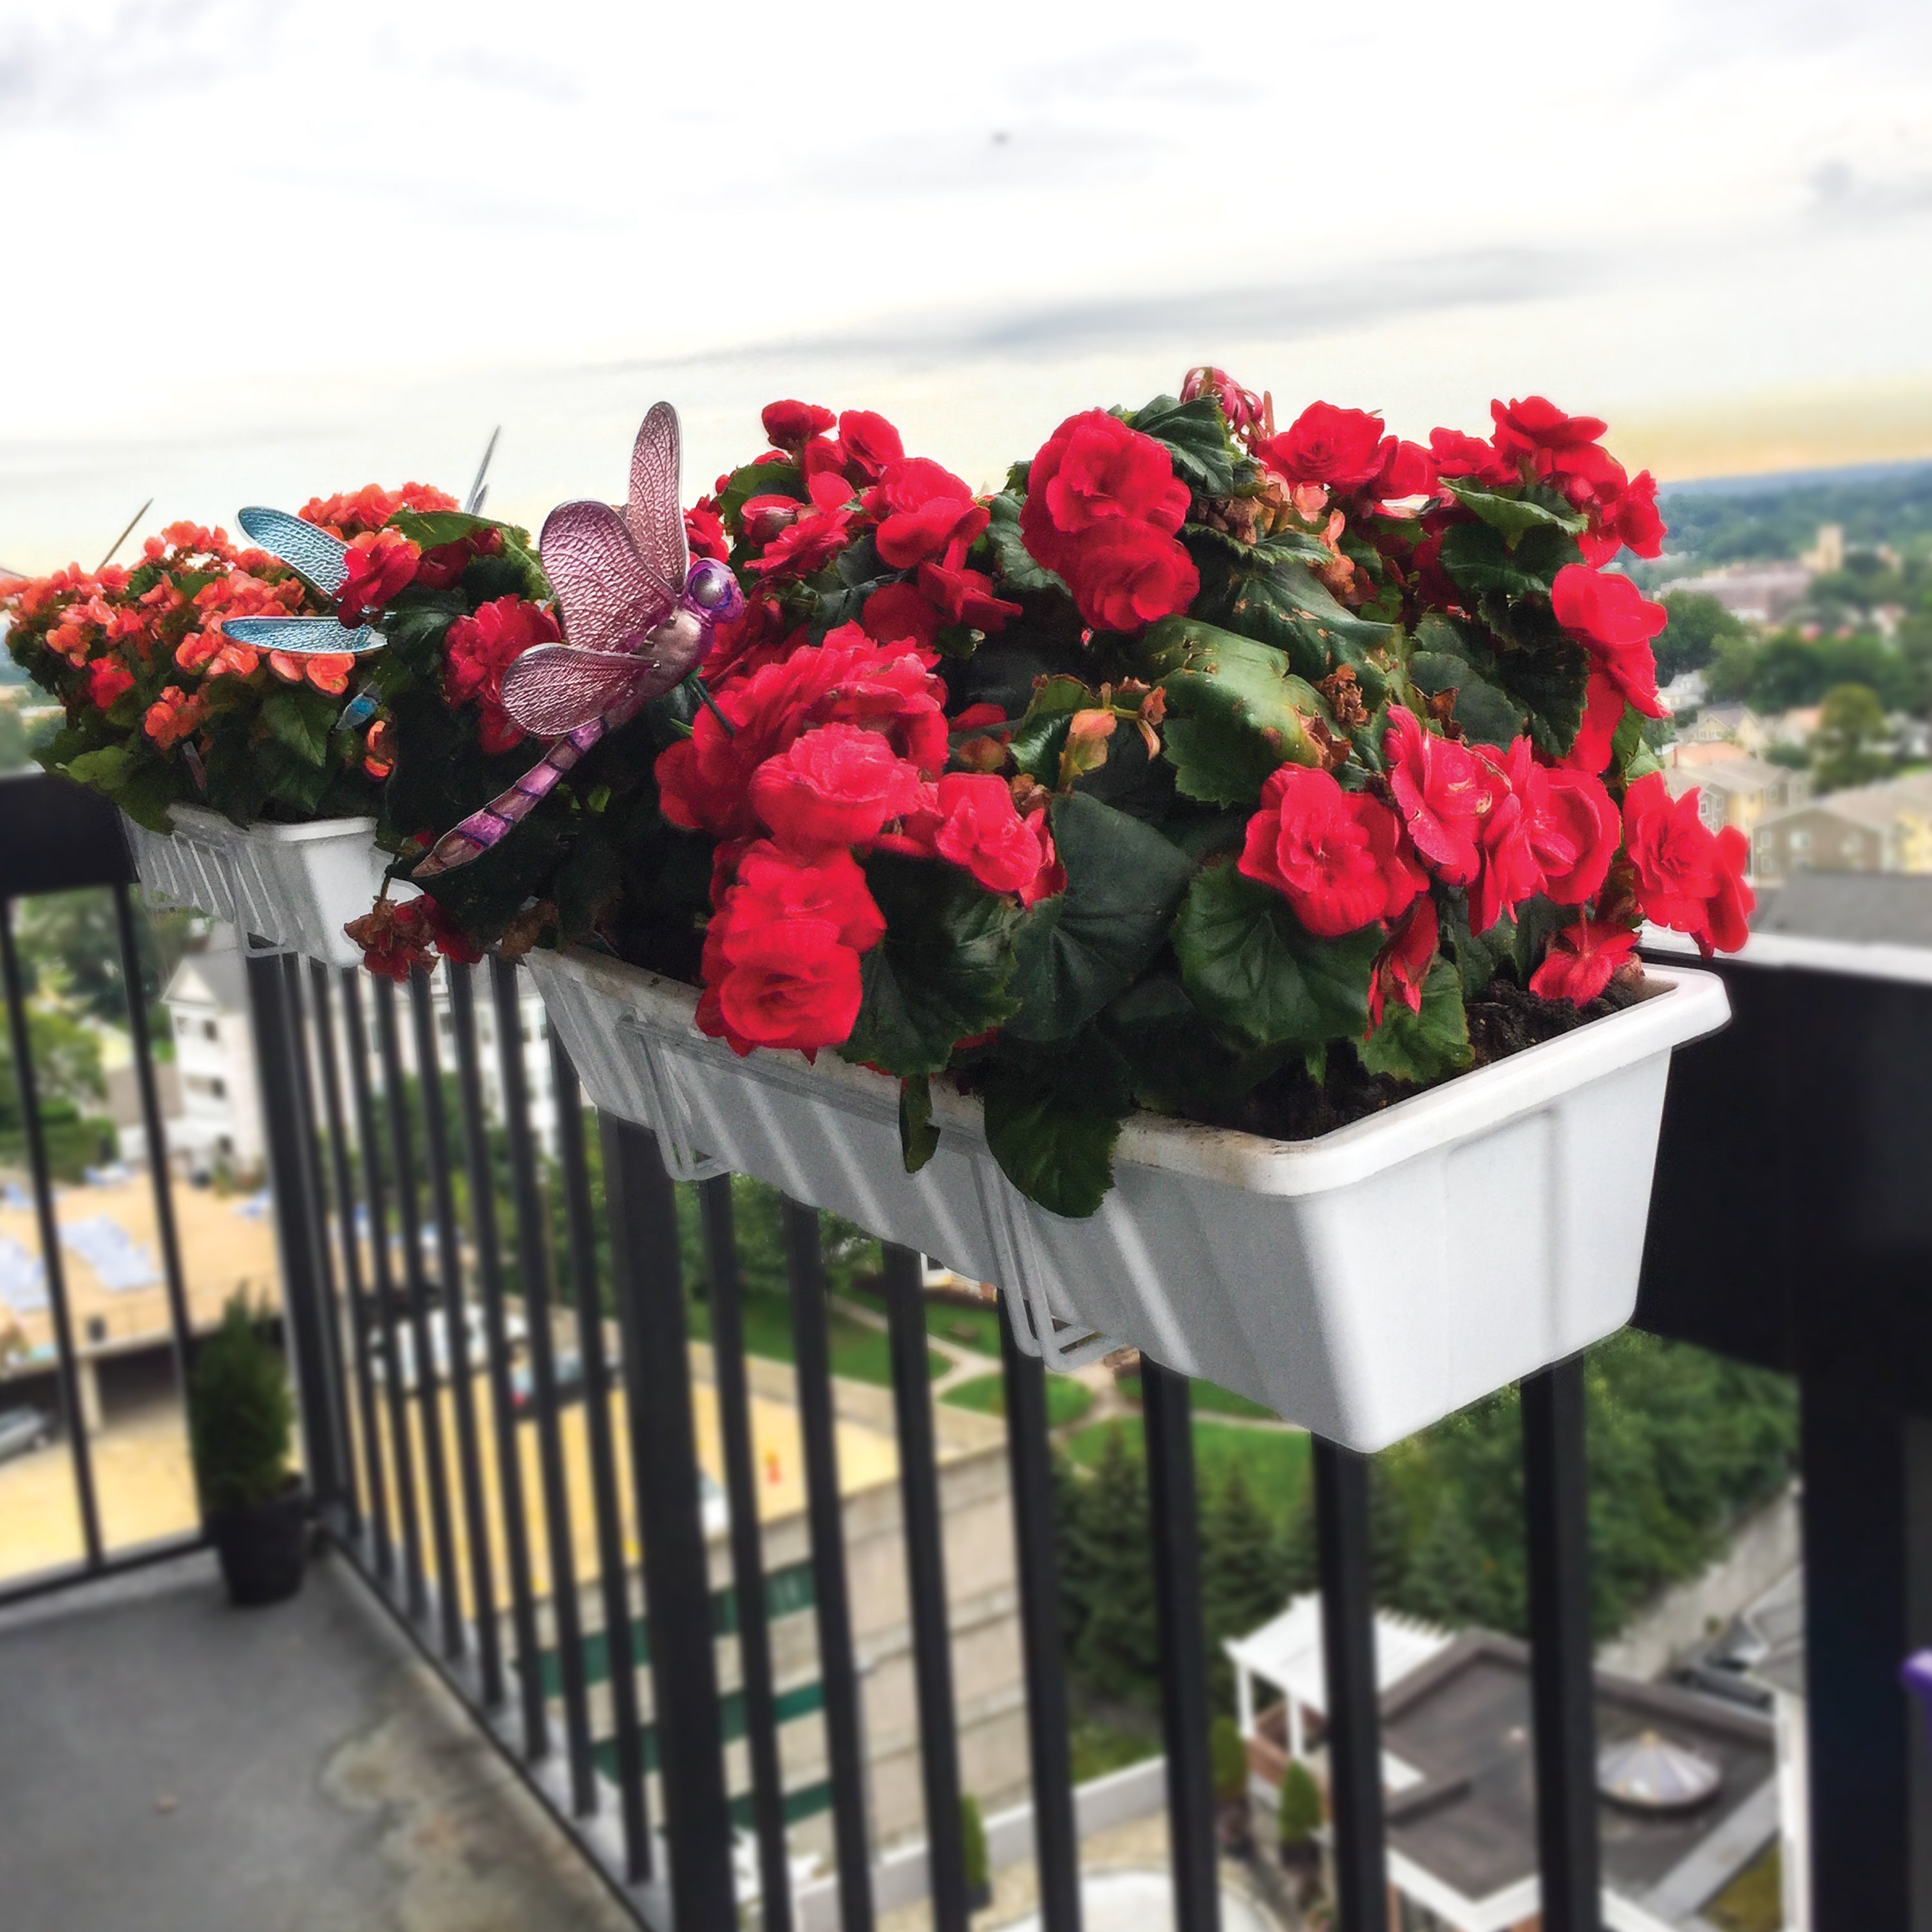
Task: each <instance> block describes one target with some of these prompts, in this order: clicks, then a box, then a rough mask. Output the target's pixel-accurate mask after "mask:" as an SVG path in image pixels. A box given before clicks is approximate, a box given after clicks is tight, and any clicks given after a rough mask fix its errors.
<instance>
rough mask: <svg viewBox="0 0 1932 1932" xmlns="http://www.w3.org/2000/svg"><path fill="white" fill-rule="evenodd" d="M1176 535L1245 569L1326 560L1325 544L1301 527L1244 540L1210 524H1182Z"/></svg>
mask: <svg viewBox="0 0 1932 1932" xmlns="http://www.w3.org/2000/svg"><path fill="white" fill-rule="evenodd" d="M1181 539H1182V541H1184V543H1186V544H1187V546H1188V547H1189V548H1190V550H1218V551H1220V553H1222V554H1223V556H1229V557H1232V558H1233V559H1235V562H1236V563H1237V564H1238V565H1240V566H1241V568H1244V569H1245V570H1266V569H1268V568H1270V567H1271V566H1272V565H1275V564H1277V563H1307V564H1313V565H1316V567H1317V568H1319V567H1320V566H1321V565H1323V564H1325V563H1326V562H1328V548H1327V547H1326V546H1325V544H1323V543H1322V541H1320V539H1319V538H1316V537H1312V536H1310V535H1308V534H1307V532H1306V531H1304V530H1280V531H1278V532H1276V534H1275V535H1273V536H1269V537H1263V538H1262V539H1261V540H1260V541H1259V542H1258V543H1244V542H1243V541H1241V538H1239V537H1238V536H1236V535H1234V533H1233V532H1232V531H1229V530H1217V529H1215V528H1214V526H1213V525H1212V524H1211V523H1184V524H1183V525H1182V526H1181Z"/></svg>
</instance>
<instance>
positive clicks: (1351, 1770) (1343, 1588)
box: [1312, 1436, 1388, 1932]
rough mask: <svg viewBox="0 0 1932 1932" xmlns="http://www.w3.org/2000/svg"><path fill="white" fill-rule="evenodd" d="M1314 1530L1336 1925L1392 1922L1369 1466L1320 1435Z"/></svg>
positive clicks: (1342, 1928) (1380, 1930)
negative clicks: (1323, 1662)
mask: <svg viewBox="0 0 1932 1932" xmlns="http://www.w3.org/2000/svg"><path fill="white" fill-rule="evenodd" d="M1312 1442H1313V1451H1314V1462H1315V1520H1316V1540H1317V1542H1318V1544H1319V1547H1320V1550H1321V1559H1322V1649H1323V1650H1324V1652H1325V1657H1326V1664H1327V1676H1328V1802H1329V1809H1330V1811H1331V1814H1332V1819H1333V1829H1334V1861H1335V1888H1336V1891H1337V1905H1338V1906H1339V1908H1340V1911H1339V1915H1338V1918H1337V1932H1388V1855H1387V1852H1386V1851H1385V1849H1384V1846H1383V1842H1382V1708H1381V1704H1380V1702H1379V1696H1378V1693H1377V1691H1376V1601H1375V1586H1374V1583H1373V1576H1372V1573H1371V1571H1370V1562H1369V1466H1368V1463H1367V1460H1366V1459H1365V1458H1364V1457H1361V1456H1358V1455H1357V1454H1356V1453H1355V1451H1353V1450H1352V1449H1344V1448H1342V1447H1341V1445H1340V1444H1339V1443H1334V1442H1328V1440H1326V1439H1325V1438H1324V1437H1322V1436H1315V1437H1313V1438H1312Z"/></svg>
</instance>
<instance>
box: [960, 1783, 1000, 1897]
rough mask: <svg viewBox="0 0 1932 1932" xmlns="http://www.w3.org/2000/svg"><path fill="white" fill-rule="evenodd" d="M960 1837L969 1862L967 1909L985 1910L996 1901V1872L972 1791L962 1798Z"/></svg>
mask: <svg viewBox="0 0 1932 1932" xmlns="http://www.w3.org/2000/svg"><path fill="white" fill-rule="evenodd" d="M959 1841H960V1849H961V1851H962V1852H963V1854H964V1855H965V1864H966V1905H967V1909H968V1910H969V1911H972V1912H984V1911H985V1910H986V1908H987V1906H989V1905H991V1904H992V1902H993V1873H992V1865H991V1864H990V1863H989V1860H988V1858H987V1855H986V1824H985V1822H984V1821H983V1820H982V1819H981V1817H980V1801H979V1800H978V1799H977V1798H975V1797H974V1796H972V1794H971V1793H970V1792H969V1793H968V1794H967V1795H966V1796H965V1797H963V1798H962V1799H960V1801H959Z"/></svg>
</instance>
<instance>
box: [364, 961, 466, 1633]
mask: <svg viewBox="0 0 1932 1932" xmlns="http://www.w3.org/2000/svg"><path fill="white" fill-rule="evenodd" d="M421 973H422V968H421V967H418V968H416V971H415V973H414V974H412V975H411V977H412V979H414V978H415V977H416V976H417V975H419V974H421ZM376 1031H377V1038H378V1039H379V1040H380V1043H381V1045H382V1049H383V1088H384V1089H385V1091H386V1097H387V1099H388V1100H389V1157H390V1159H391V1160H392V1161H394V1162H395V1169H396V1226H397V1229H398V1232H400V1234H401V1236H402V1238H403V1280H404V1283H406V1284H407V1292H408V1295H409V1309H410V1343H411V1349H410V1352H411V1353H412V1354H413V1355H414V1356H415V1358H416V1363H415V1367H416V1388H415V1391H414V1400H415V1403H416V1427H417V1431H418V1435H419V1440H420V1442H421V1443H422V1462H423V1483H424V1486H425V1488H426V1489H427V1490H428V1492H429V1529H430V1538H431V1548H432V1550H434V1553H435V1557H436V1596H437V1610H438V1612H439V1613H440V1617H439V1621H440V1624H441V1626H442V1631H443V1655H444V1656H446V1657H460V1656H461V1655H462V1654H463V1604H462V1600H461V1597H460V1594H459V1592H458V1589H457V1586H456V1541H455V1535H454V1533H453V1532H452V1529H451V1526H450V1521H449V1473H448V1471H447V1470H446V1468H445V1466H444V1458H443V1397H442V1393H441V1378H440V1376H438V1375H437V1371H436V1349H435V1344H434V1341H433V1340H432V1338H431V1334H430V1327H429V1284H428V1281H427V1280H426V1279H425V1276H424V1272H423V1252H422V1212H421V1203H420V1202H419V1201H418V1199H417V1198H416V1150H415V1148H413V1146H412V1145H410V1097H409V1089H408V1088H407V1086H406V1085H404V1079H403V1050H402V1039H401V1030H400V1028H398V1025H397V1023H396V989H395V986H394V985H393V984H392V983H391V982H390V981H389V980H377V982H376ZM416 1078H417V1079H418V1080H419V1081H420V1080H421V1079H422V1067H420V1066H419V1067H418V1068H417V1069H416ZM389 1367H390V1371H391V1373H392V1374H395V1378H396V1381H397V1382H398V1385H401V1383H402V1382H403V1377H402V1376H401V1373H398V1371H399V1370H400V1369H401V1364H400V1363H398V1362H392V1363H391V1364H389Z"/></svg>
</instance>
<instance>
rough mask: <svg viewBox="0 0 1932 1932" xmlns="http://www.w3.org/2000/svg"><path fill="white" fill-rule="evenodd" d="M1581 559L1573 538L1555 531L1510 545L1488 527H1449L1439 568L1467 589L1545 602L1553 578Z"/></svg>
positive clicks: (1538, 531) (1538, 532)
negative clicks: (1491, 591) (1538, 597)
mask: <svg viewBox="0 0 1932 1932" xmlns="http://www.w3.org/2000/svg"><path fill="white" fill-rule="evenodd" d="M1582 557H1583V552H1582V551H1581V550H1579V549H1578V548H1577V541H1576V539H1575V538H1574V537H1572V536H1571V535H1570V534H1569V533H1568V532H1567V531H1565V530H1562V529H1557V528H1556V527H1555V526H1546V527H1544V528H1541V529H1533V530H1531V531H1529V532H1526V534H1525V535H1523V536H1522V537H1521V538H1519V539H1517V540H1514V541H1512V540H1511V538H1508V537H1506V536H1505V535H1504V534H1503V533H1502V532H1501V531H1500V530H1498V529H1493V528H1492V527H1491V526H1490V525H1488V524H1487V523H1452V524H1451V526H1449V528H1448V529H1446V530H1445V531H1444V532H1443V533H1442V567H1443V568H1444V569H1445V570H1446V571H1448V573H1449V574H1450V576H1451V577H1453V578H1454V580H1455V581H1456V582H1457V583H1458V584H1459V585H1460V586H1461V587H1462V588H1463V589H1465V590H1472V591H1481V590H1501V591H1503V592H1505V593H1507V594H1508V595H1510V596H1511V597H1524V596H1529V595H1538V596H1544V597H1547V596H1548V595H1549V594H1550V584H1551V583H1552V582H1553V581H1554V580H1555V578H1556V573H1557V572H1558V571H1559V570H1561V569H1562V568H1563V566H1564V565H1565V564H1566V563H1576V562H1580V561H1581V559H1582Z"/></svg>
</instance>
